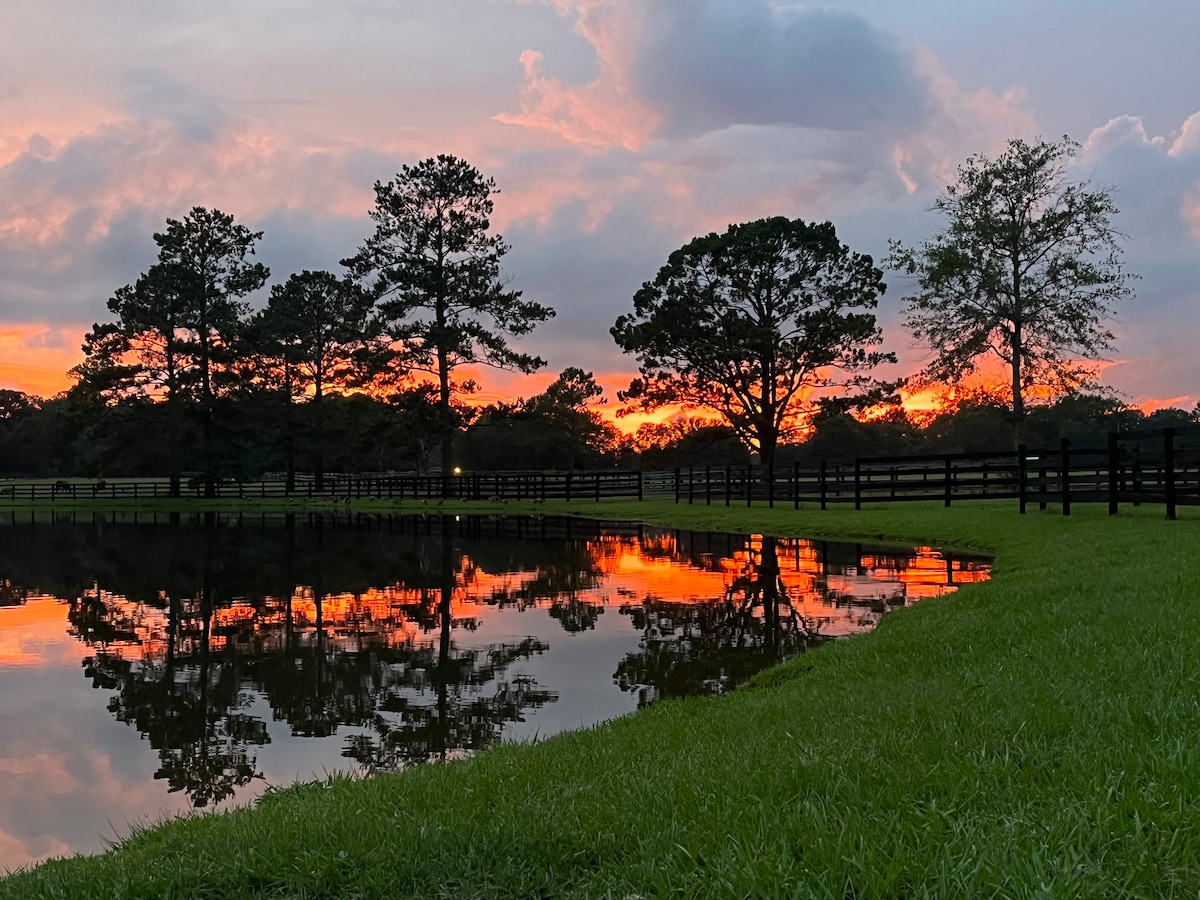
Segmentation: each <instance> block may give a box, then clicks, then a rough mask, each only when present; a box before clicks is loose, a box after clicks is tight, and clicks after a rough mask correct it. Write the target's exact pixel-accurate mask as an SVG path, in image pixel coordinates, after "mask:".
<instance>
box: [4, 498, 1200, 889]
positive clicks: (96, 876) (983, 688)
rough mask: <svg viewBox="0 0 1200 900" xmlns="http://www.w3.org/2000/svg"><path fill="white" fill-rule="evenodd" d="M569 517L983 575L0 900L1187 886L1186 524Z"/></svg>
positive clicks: (942, 513) (235, 817) (74, 868)
mask: <svg viewBox="0 0 1200 900" xmlns="http://www.w3.org/2000/svg"><path fill="white" fill-rule="evenodd" d="M367 508H370V507H367ZM411 508H412V507H411V505H410V506H407V507H406V509H411ZM509 508H510V509H516V507H514V506H513V505H509ZM566 508H567V507H565V506H564V505H561V504H545V505H542V506H540V507H539V509H540V510H541V511H544V512H548V513H549V512H561V511H563V510H564V509H566ZM570 510H571V511H572V512H577V513H579V514H590V513H595V512H597V511H600V510H602V511H603V512H604V514H605V515H609V516H618V517H631V518H632V517H641V518H645V519H648V520H651V521H655V522H661V523H670V524H675V525H678V526H680V527H687V528H711V529H722V528H725V529H731V530H753V531H766V532H774V533H778V534H796V535H801V536H817V535H825V536H830V537H834V536H854V537H861V538H864V539H867V538H873V537H877V538H888V539H891V538H901V539H909V540H915V541H921V542H929V541H940V542H945V543H948V544H953V545H957V546H962V547H971V548H976V549H984V550H989V551H992V552H994V553H995V554H996V555H997V561H996V566H995V569H994V573H993V575H994V577H993V580H992V581H991V582H989V583H987V584H983V585H978V586H973V587H969V588H966V589H964V590H962V591H960V592H959V593H958V594H956V595H953V596H951V597H946V598H942V599H938V600H929V601H925V602H922V603H921V604H918V605H917V606H914V607H911V608H908V609H904V610H900V611H898V612H895V613H892V614H889V615H888V616H886V617H885V618H884V621H883V624H882V626H881V627H880V628H879V629H878V630H877V631H876V632H874V633H872V634H870V635H866V636H863V637H859V638H854V639H850V640H846V641H843V642H839V643H835V644H833V645H829V646H826V647H823V648H821V649H820V650H818V651H816V652H814V653H811V654H809V655H806V656H802V657H800V658H797V659H795V660H793V661H792V662H790V663H788V664H786V665H784V666H782V667H779V668H777V669H774V670H772V671H770V672H768V673H766V674H764V675H763V676H760V677H759V679H758V680H757V681H756V682H755V683H753V684H752V685H751V686H750V687H748V688H745V689H743V690H740V691H737V692H735V693H734V694H732V695H730V696H727V697H722V698H710V699H698V700H688V701H680V702H668V703H662V704H659V705H656V706H653V707H651V708H650V709H648V710H644V711H642V712H639V713H637V714H636V715H632V716H629V717H627V718H624V719H620V720H617V721H614V722H610V723H607V724H604V725H600V726H597V727H595V728H591V729H588V730H586V731H582V732H576V733H571V734H565V735H561V736H558V737H555V738H552V739H549V740H546V741H544V742H541V743H538V744H536V745H532V746H503V747H499V748H497V749H494V750H490V751H487V752H485V753H482V754H480V755H479V756H477V757H476V758H474V759H470V760H466V761H462V762H458V763H453V764H450V765H445V766H428V767H422V768H419V769H416V770H412V771H409V772H407V773H404V774H400V775H389V776H380V777H376V778H373V779H370V780H365V781H349V780H342V779H335V780H332V781H330V782H329V783H324V784H317V785H307V786H303V787H296V788H292V789H288V790H285V791H282V792H279V793H276V794H273V795H270V796H268V797H267V798H266V799H265V800H263V801H262V802H260V804H259V805H258V806H257V807H256V808H253V809H246V810H241V811H236V812H233V813H230V814H227V815H223V816H213V817H203V818H195V819H191V820H183V821H176V822H171V823H168V824H165V825H162V826H159V827H156V828H152V829H149V830H147V831H143V832H140V833H138V834H136V835H134V836H133V837H131V838H130V839H129V840H127V841H126V842H124V843H123V844H122V845H121V846H120V847H118V848H116V849H114V850H113V851H111V852H109V853H107V854H104V855H102V856H98V857H92V858H76V859H71V860H60V861H55V862H51V863H47V864H45V865H42V866H40V867H38V868H37V869H34V870H33V871H30V872H24V873H20V874H17V875H15V876H13V877H11V878H8V879H6V880H3V881H0V897H26V896H31V897H39V896H45V897H68V898H74V897H110V896H111V897H180V898H183V897H189V898H190V897H227V896H228V897H241V896H278V897H377V896H378V897H407V896H412V897H443V896H444V897H485V898H499V897H561V896H580V897H617V898H632V897H659V896H673V897H793V896H794V897H830V898H848V897H854V898H865V897H924V896H932V897H975V896H978V897H1087V898H1091V897H1147V898H1158V897H1176V896H1177V897H1185V896H1186V897H1196V896H1197V894H1198V893H1200V803H1197V801H1198V800H1200V552H1198V551H1200V515H1198V514H1197V513H1196V512H1194V511H1192V510H1184V511H1183V512H1182V513H1181V520H1180V521H1178V522H1166V521H1164V520H1163V518H1162V508H1161V507H1145V508H1142V509H1140V510H1136V511H1133V510H1130V511H1127V512H1125V513H1123V514H1122V515H1121V516H1119V517H1117V518H1115V519H1110V518H1108V517H1107V516H1105V515H1104V509H1103V508H1102V507H1100V506H1078V507H1076V509H1075V515H1073V516H1072V517H1070V518H1063V517H1062V516H1060V515H1057V514H1056V510H1054V509H1053V508H1052V509H1051V510H1050V511H1047V512H1045V513H1038V512H1036V511H1034V512H1031V513H1030V514H1029V515H1027V516H1025V517H1021V516H1018V515H1017V513H1016V510H1015V503H1005V504H970V505H968V504H963V505H961V506H956V507H954V508H953V509H950V510H944V509H941V508H937V507H932V506H923V507H916V506H905V505H896V506H891V507H887V508H874V509H866V510H863V511H862V512H859V513H855V512H854V511H853V510H830V511H828V512H825V513H822V512H820V511H806V510H801V511H800V512H798V513H797V512H793V511H791V510H790V509H776V510H766V509H762V508H756V509H753V510H747V509H746V508H745V507H733V508H730V509H728V510H727V509H725V508H724V507H712V508H708V507H704V506H693V507H688V506H686V505H685V506H679V507H676V506H674V505H673V504H668V503H647V504H641V505H639V504H636V503H624V502H622V503H615V502H614V503H604V504H600V505H596V504H588V503H579V504H574V505H573V506H571V507H570Z"/></svg>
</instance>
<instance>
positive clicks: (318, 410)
mask: <svg viewBox="0 0 1200 900" xmlns="http://www.w3.org/2000/svg"><path fill="white" fill-rule="evenodd" d="M321 388H322V385H321V379H320V377H318V378H317V379H316V380H315V382H314V391H313V400H312V402H313V420H314V421H313V444H314V445H315V450H316V458H315V460H314V462H315V466H316V472H315V473H314V480H315V483H316V491H317V493H318V494H319V493H321V492H322V491H323V490H325V456H324V453H323V450H322V448H323V447H324V445H325V418H324V414H325V408H324V407H323V406H322V405H321Z"/></svg>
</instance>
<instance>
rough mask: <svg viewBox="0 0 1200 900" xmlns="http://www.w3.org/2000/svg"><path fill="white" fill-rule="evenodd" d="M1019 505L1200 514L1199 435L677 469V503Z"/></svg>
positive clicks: (1137, 435)
mask: <svg viewBox="0 0 1200 900" xmlns="http://www.w3.org/2000/svg"><path fill="white" fill-rule="evenodd" d="M972 500H1016V501H1017V502H1018V504H1019V506H1020V510H1021V512H1022V513H1024V512H1025V510H1026V508H1027V507H1028V505H1029V504H1031V503H1036V504H1037V505H1038V506H1039V507H1040V508H1041V509H1045V508H1046V507H1047V505H1048V504H1050V503H1055V504H1060V505H1061V506H1062V511H1063V514H1064V515H1070V514H1071V505H1072V504H1073V503H1107V504H1108V507H1109V513H1110V514H1112V515H1115V514H1116V513H1117V511H1118V509H1119V507H1120V504H1121V503H1127V504H1128V503H1132V504H1134V505H1135V506H1136V505H1140V504H1142V503H1161V504H1163V505H1165V506H1166V511H1167V518H1169V519H1173V518H1175V513H1176V508H1177V507H1178V506H1180V505H1200V428H1195V429H1191V428H1189V429H1173V428H1167V429H1162V430H1157V431H1144V432H1127V433H1119V434H1118V433H1114V434H1110V435H1109V438H1108V443H1107V446H1106V447H1101V448H1095V447H1072V446H1071V444H1070V442H1069V441H1068V440H1066V439H1063V440H1062V442H1061V443H1060V445H1059V446H1058V447H1057V448H1054V449H1050V450H1045V449H1042V450H1031V449H1029V448H1026V447H1024V446H1021V447H1018V448H1017V449H1016V450H1008V451H996V452H990V453H951V454H937V455H920V456H892V457H869V458H860V459H856V460H854V461H853V462H842V463H827V462H822V463H820V464H819V465H818V466H816V467H801V466H800V465H798V464H797V465H793V466H792V467H791V468H790V469H787V468H785V469H767V468H764V467H761V466H746V467H743V468H734V467H729V466H725V467H723V468H714V467H711V466H708V467H705V468H704V469H697V468H690V469H677V470H676V472H675V502H677V503H683V502H686V503H692V504H694V503H705V504H709V505H711V504H713V503H723V504H725V505H726V506H729V505H731V504H732V503H745V504H746V505H750V504H752V503H754V502H755V501H765V502H766V503H767V504H768V505H771V506H774V505H775V504H776V503H791V504H792V505H793V506H795V507H799V505H800V504H801V503H807V504H818V505H820V507H821V509H826V508H827V507H828V506H829V504H836V503H847V504H849V503H853V504H854V507H855V509H861V508H862V505H863V504H864V503H881V502H902V501H940V502H941V503H943V504H944V505H945V506H951V505H952V504H954V503H957V502H964V501H972Z"/></svg>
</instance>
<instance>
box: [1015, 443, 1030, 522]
mask: <svg viewBox="0 0 1200 900" xmlns="http://www.w3.org/2000/svg"><path fill="white" fill-rule="evenodd" d="M1025 455H1026V451H1025V445H1024V444H1017V505H1018V507H1019V508H1020V510H1021V515H1025V502H1026V497H1025V476H1026V475H1027V474H1028V468H1029V467H1028V464H1027V463H1026V461H1025Z"/></svg>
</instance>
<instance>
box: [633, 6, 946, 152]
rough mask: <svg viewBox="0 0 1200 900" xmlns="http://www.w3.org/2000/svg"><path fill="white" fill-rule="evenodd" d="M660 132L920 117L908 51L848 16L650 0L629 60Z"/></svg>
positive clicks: (897, 121) (920, 87) (919, 86)
mask: <svg viewBox="0 0 1200 900" xmlns="http://www.w3.org/2000/svg"><path fill="white" fill-rule="evenodd" d="M631 80H632V84H633V87H634V89H635V90H636V92H637V93H638V94H639V95H640V96H641V97H643V98H645V99H647V100H648V101H650V102H651V103H652V104H653V106H654V107H655V108H656V109H657V110H658V111H659V112H660V113H661V114H662V115H663V116H664V120H663V132H664V133H665V134H668V135H672V136H680V135H689V134H700V133H704V132H706V131H714V130H717V129H721V128H726V127H729V126H731V125H775V124H788V125H799V126H804V127H809V128H822V129H832V130H838V131H841V130H857V129H864V130H871V131H875V130H879V129H880V128H881V126H882V127H888V126H891V127H895V126H898V125H901V124H903V123H911V122H913V121H914V120H916V119H919V118H921V117H922V112H923V107H924V106H925V102H926V101H925V91H926V87H925V85H924V84H923V83H922V80H921V79H920V78H919V77H918V76H917V75H916V74H915V70H914V65H913V59H912V57H911V54H910V53H909V52H908V51H906V50H905V49H904V48H902V47H901V46H900V45H899V44H898V42H897V41H896V40H895V39H894V38H892V37H890V36H888V35H885V34H883V33H882V32H880V31H878V30H877V29H875V28H873V27H871V25H870V24H868V23H867V22H866V21H865V20H864V19H863V18H861V17H860V16H857V15H854V14H852V13H846V12H838V11H834V10H827V9H813V8H804V9H801V8H784V9H780V8H774V7H772V6H771V5H770V4H768V3H765V2H762V0H751V2H747V0H657V2H653V3H651V4H650V10H649V14H648V17H647V27H646V30H645V32H644V36H643V37H642V39H641V41H640V43H639V45H638V47H637V51H636V56H635V60H634V63H633V66H632V79H631Z"/></svg>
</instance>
